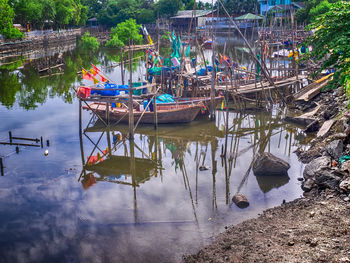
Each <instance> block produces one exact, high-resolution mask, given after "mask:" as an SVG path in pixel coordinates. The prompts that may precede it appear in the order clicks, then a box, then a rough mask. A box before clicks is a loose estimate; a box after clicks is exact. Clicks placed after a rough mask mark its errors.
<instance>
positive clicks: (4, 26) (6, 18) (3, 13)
mask: <svg viewBox="0 0 350 263" xmlns="http://www.w3.org/2000/svg"><path fill="white" fill-rule="evenodd" d="M14 16H15V13H14V11H13V8H12V7H11V6H10V5H9V3H8V1H7V0H0V34H2V35H3V36H4V37H6V38H8V39H18V38H22V37H23V33H22V32H20V31H19V30H18V29H17V28H14V27H13V18H14Z"/></svg>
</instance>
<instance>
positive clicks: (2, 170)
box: [0, 157, 4, 176]
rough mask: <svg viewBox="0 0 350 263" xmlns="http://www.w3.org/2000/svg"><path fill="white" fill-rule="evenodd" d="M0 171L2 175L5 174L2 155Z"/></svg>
mask: <svg viewBox="0 0 350 263" xmlns="http://www.w3.org/2000/svg"><path fill="white" fill-rule="evenodd" d="M0 171H1V176H4V163H3V162H2V157H0Z"/></svg>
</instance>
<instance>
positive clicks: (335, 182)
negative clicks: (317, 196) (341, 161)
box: [315, 168, 341, 190]
mask: <svg viewBox="0 0 350 263" xmlns="http://www.w3.org/2000/svg"><path fill="white" fill-rule="evenodd" d="M340 176H341V174H339V173H338V172H337V171H336V170H332V169H329V168H327V169H320V170H317V171H316V173H315V183H316V184H317V185H318V186H319V187H320V188H321V189H324V188H330V189H336V190H338V187H339V182H340V180H341V177H340Z"/></svg>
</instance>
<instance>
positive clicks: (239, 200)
mask: <svg viewBox="0 0 350 263" xmlns="http://www.w3.org/2000/svg"><path fill="white" fill-rule="evenodd" d="M232 201H233V202H234V203H235V204H236V205H237V206H238V207H239V208H246V207H248V206H249V201H248V199H247V197H245V196H244V195H242V194H235V195H234V196H233V197H232Z"/></svg>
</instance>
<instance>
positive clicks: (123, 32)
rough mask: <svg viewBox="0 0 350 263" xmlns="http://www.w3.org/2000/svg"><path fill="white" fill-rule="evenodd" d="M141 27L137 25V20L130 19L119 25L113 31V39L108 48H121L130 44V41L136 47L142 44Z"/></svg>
mask: <svg viewBox="0 0 350 263" xmlns="http://www.w3.org/2000/svg"><path fill="white" fill-rule="evenodd" d="M139 31H140V25H138V24H136V21H135V19H128V20H126V21H125V22H122V23H119V24H118V25H117V26H116V27H114V28H112V29H111V32H112V33H111V39H110V40H109V41H107V43H106V46H107V47H120V46H125V45H128V44H129V40H130V41H132V42H133V44H134V45H138V44H142V40H143V37H142V35H140V33H139Z"/></svg>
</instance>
